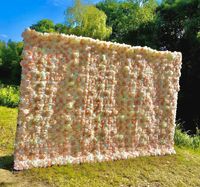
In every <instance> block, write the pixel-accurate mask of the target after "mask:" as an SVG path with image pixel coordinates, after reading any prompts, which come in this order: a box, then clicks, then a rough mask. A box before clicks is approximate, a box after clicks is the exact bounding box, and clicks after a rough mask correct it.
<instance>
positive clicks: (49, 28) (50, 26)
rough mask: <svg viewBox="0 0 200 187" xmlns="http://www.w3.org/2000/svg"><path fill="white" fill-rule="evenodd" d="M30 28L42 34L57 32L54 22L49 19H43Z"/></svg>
mask: <svg viewBox="0 0 200 187" xmlns="http://www.w3.org/2000/svg"><path fill="white" fill-rule="evenodd" d="M30 28H31V29H34V30H36V31H38V32H42V33H44V32H47V33H51V32H56V31H55V25H54V23H53V21H52V20H49V19H42V20H40V21H38V22H37V23H36V24H33V25H32V26H31V27H30Z"/></svg>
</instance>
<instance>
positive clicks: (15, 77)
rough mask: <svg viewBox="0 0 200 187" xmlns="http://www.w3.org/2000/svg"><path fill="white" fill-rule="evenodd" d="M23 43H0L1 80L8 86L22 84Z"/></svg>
mask: <svg viewBox="0 0 200 187" xmlns="http://www.w3.org/2000/svg"><path fill="white" fill-rule="evenodd" d="M22 48H23V42H13V41H11V40H9V41H8V43H7V44H5V43H4V42H0V62H1V63H0V80H1V81H2V82H5V83H8V84H16V85H18V84H19V83H20V79H21V67H20V64H19V63H20V61H21V53H22Z"/></svg>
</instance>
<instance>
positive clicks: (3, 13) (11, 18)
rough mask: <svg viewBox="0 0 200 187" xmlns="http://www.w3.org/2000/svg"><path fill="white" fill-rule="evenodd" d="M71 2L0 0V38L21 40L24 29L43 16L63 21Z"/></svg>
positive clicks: (93, 0) (64, 0)
mask: <svg viewBox="0 0 200 187" xmlns="http://www.w3.org/2000/svg"><path fill="white" fill-rule="evenodd" d="M99 1H100V0H89V2H91V3H97V2H99ZM72 4H73V0H1V4H0V40H4V41H7V40H8V39H11V40H13V41H21V40H22V38H21V33H22V32H23V31H24V29H25V28H27V27H29V26H31V25H32V24H34V23H36V22H37V21H39V20H41V19H44V18H47V19H51V20H53V21H54V22H55V23H63V22H64V11H65V10H66V8H67V7H69V6H72Z"/></svg>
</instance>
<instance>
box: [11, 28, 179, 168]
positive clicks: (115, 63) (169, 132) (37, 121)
mask: <svg viewBox="0 0 200 187" xmlns="http://www.w3.org/2000/svg"><path fill="white" fill-rule="evenodd" d="M23 37H24V43H25V44H24V49H23V60H22V61H21V66H22V80H21V86H20V94H21V99H20V105H19V114H18V125H17V134H16V141H15V152H14V169H16V170H23V169H28V168H32V167H47V166H51V165H64V164H67V163H80V162H93V161H108V160H116V159H127V158H131V157H136V156H145V155H164V154H173V153H175V151H174V147H173V145H174V141H173V137H174V130H175V115H176V105H177V93H178V91H179V77H180V75H181V73H180V69H181V53H179V52H169V51H156V50H153V49H150V48H148V47H132V46H129V45H125V44H117V43H111V42H104V41H99V40H94V39H91V38H86V37H76V36H73V35H64V34H55V33H54V34H46V33H45V34H42V33H38V32H36V31H33V30H30V29H27V30H26V31H25V32H24V33H23Z"/></svg>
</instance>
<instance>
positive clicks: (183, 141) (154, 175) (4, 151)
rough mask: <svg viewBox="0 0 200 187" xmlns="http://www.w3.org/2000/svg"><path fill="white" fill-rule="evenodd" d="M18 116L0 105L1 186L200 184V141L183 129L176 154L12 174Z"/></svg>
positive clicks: (157, 186)
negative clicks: (192, 137)
mask: <svg viewBox="0 0 200 187" xmlns="http://www.w3.org/2000/svg"><path fill="white" fill-rule="evenodd" d="M16 118H17V109H16V108H14V109H13V108H12V109H11V108H7V107H0V128H1V131H0V186H30V184H32V186H33V185H34V186H59V187H62V186H76V187H78V186H81V187H90V186H91V187H98V186H101V187H104V186H105V187H107V186H108V187H109V186H121V187H128V186H138V187H145V186H146V187H147V186H150V187H161V186H164V187H165V186H166V187H169V186H170V187H173V186H174V187H177V186H180V187H184V186H185V187H186V186H187V187H188V186H190V187H197V186H200V149H199V147H195V146H196V145H197V144H196V143H195V146H191V145H193V144H194V141H196V140H191V137H189V136H187V135H186V134H183V133H182V132H181V131H180V130H179V129H177V131H176V136H175V140H176V143H177V144H178V146H179V147H178V146H176V152H177V154H175V155H167V156H155V157H153V156H151V157H139V158H134V159H128V160H118V161H109V162H102V163H90V164H89V163H84V164H77V165H70V164H68V165H66V166H53V167H49V168H34V169H30V170H26V171H21V172H17V173H16V172H15V173H12V172H11V170H12V163H13V157H12V153H13V143H14V137H15V129H16ZM186 137H187V138H186ZM188 142H190V143H188ZM192 142H193V143H192ZM8 170H10V171H8ZM1 176H3V177H1Z"/></svg>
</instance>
